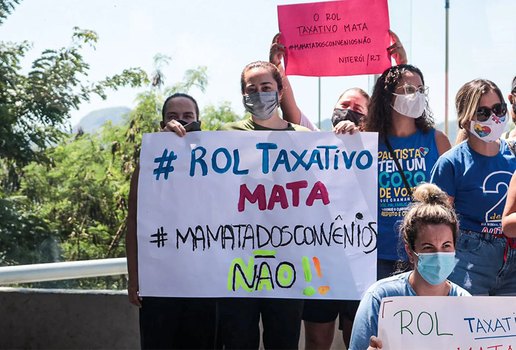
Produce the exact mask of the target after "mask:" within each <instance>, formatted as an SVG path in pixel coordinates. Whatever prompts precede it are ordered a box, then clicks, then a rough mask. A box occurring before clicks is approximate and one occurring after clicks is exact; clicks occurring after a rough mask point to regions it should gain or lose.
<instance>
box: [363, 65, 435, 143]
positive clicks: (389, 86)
mask: <svg viewBox="0 0 516 350" xmlns="http://www.w3.org/2000/svg"><path fill="white" fill-rule="evenodd" d="M406 72H412V73H415V74H417V75H419V77H420V78H421V82H422V83H423V85H424V84H425V79H424V78H423V73H421V71H420V70H419V69H418V68H416V67H414V66H412V65H410V64H400V65H398V66H393V67H391V68H389V69H387V70H386V71H385V72H383V73H382V75H381V76H380V78H378V80H377V81H376V84H375V85H374V88H373V94H372V96H371V99H370V101H369V106H368V113H367V117H366V118H365V119H364V125H363V129H364V130H365V131H375V132H378V133H379V136H380V140H381V141H383V140H385V139H386V137H387V135H388V134H389V132H390V131H391V129H392V124H393V121H392V103H393V93H394V91H395V89H396V87H397V86H398V84H399V83H400V82H401V80H402V78H403V74H405V73H406ZM416 127H417V128H418V129H419V130H421V131H423V132H425V133H426V132H428V131H430V129H432V128H433V127H434V119H433V116H432V112H431V111H430V108H429V107H428V103H427V104H426V106H425V111H424V112H423V115H421V116H420V117H419V118H417V119H416Z"/></svg>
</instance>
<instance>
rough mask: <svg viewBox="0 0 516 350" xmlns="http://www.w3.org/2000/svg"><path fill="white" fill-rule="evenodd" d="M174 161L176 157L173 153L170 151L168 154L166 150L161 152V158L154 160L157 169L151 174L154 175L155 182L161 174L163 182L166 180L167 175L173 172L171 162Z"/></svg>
mask: <svg viewBox="0 0 516 350" xmlns="http://www.w3.org/2000/svg"><path fill="white" fill-rule="evenodd" d="M176 159H177V156H176V155H175V154H174V151H170V154H169V153H168V150H167V149H166V148H165V149H164V150H163V154H162V155H161V157H157V158H154V163H158V167H157V168H156V169H154V171H153V174H154V175H156V180H159V177H160V175H161V174H163V177H164V178H165V180H168V174H169V173H171V172H173V171H174V167H173V166H172V162H173V161H174V160H176Z"/></svg>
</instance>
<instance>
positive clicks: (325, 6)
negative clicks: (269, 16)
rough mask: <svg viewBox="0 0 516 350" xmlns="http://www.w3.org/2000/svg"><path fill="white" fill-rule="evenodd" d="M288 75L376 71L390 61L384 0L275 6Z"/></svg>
mask: <svg viewBox="0 0 516 350" xmlns="http://www.w3.org/2000/svg"><path fill="white" fill-rule="evenodd" d="M278 22H279V30H280V32H281V43H282V44H284V45H285V47H286V53H285V70H286V74H288V75H305V76H344V75H359V74H378V73H382V72H383V71H384V70H385V69H387V68H388V67H390V66H391V61H390V57H389V55H388V53H387V47H388V46H389V44H390V38H389V32H388V30H389V11H388V7H387V0H345V1H327V2H317V3H307V4H295V5H282V6H278Z"/></svg>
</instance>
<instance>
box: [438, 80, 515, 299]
mask: <svg viewBox="0 0 516 350" xmlns="http://www.w3.org/2000/svg"><path fill="white" fill-rule="evenodd" d="M455 106H456V108H457V115H458V118H457V119H458V123H459V127H460V128H461V129H462V132H463V133H464V134H465V135H466V140H465V141H463V142H461V143H460V144H458V145H456V146H455V147H454V148H453V149H452V150H450V151H449V152H447V153H446V154H444V155H443V156H442V157H441V158H440V159H439V160H438V161H437V163H436V165H435V167H434V169H433V170H432V182H433V183H435V184H436V185H438V186H440V187H441V188H442V189H443V190H444V191H446V193H448V195H449V196H450V201H451V202H452V203H453V204H454V206H455V209H456V210H457V213H458V214H459V215H460V218H461V219H460V220H461V222H460V227H461V236H460V238H459V241H458V243H457V257H458V258H459V259H460V261H459V263H458V264H457V267H456V268H455V270H454V271H453V273H452V275H451V276H450V280H452V281H454V282H455V283H457V284H459V285H461V286H462V287H463V288H465V289H466V290H468V291H469V292H470V293H471V294H473V295H516V249H515V248H516V244H515V242H514V240H511V239H509V238H507V237H506V236H505V234H504V232H502V213H503V209H504V205H505V199H506V197H507V188H508V187H509V183H510V180H511V176H512V174H513V173H514V171H515V170H516V158H515V156H514V153H513V152H512V151H511V149H510V148H509V146H508V144H507V142H506V141H505V140H504V139H500V136H502V134H503V132H504V130H505V126H506V125H507V122H508V119H509V116H508V115H507V106H506V104H505V103H504V99H503V95H502V92H501V91H500V89H499V88H498V87H497V86H496V84H494V83H493V82H492V81H489V80H485V79H475V80H472V81H470V82H468V83H466V84H464V85H463V86H462V87H461V88H460V89H459V91H458V93H457V96H456V99H455Z"/></svg>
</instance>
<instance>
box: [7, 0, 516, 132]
mask: <svg viewBox="0 0 516 350" xmlns="http://www.w3.org/2000/svg"><path fill="white" fill-rule="evenodd" d="M300 2H312V1H296V0H295V1H284V0H276V1H272V0H260V1H247V0H222V1H209V0H205V1H203V0H187V1H186V0H185V1H177V0H147V1H145V2H143V1H138V0H88V1H84V0H23V1H22V2H21V4H20V5H18V7H17V8H16V10H15V12H14V13H13V14H12V15H11V16H9V17H8V18H7V20H6V21H5V23H4V24H3V25H1V26H0V38H2V39H1V40H4V41H21V40H28V41H30V42H32V43H33V45H34V47H33V50H32V51H31V53H30V55H28V60H27V62H26V63H30V61H31V60H32V59H34V58H35V57H37V55H38V54H39V53H40V52H41V51H42V50H43V49H46V48H58V47H62V46H66V45H68V44H69V43H70V40H71V34H72V28H73V27H74V26H79V27H81V28H85V29H92V30H95V31H96V32H97V33H98V35H99V37H100V40H99V43H98V45H97V48H96V50H91V49H87V50H86V51H85V56H86V60H87V62H89V63H90V65H91V74H90V77H89V78H90V79H92V80H97V79H102V78H103V77H105V76H106V75H110V74H114V73H116V72H119V71H121V70H122V69H124V68H128V67H142V68H143V69H145V70H146V71H148V72H151V71H152V70H153V56H154V55H155V54H157V53H161V54H164V55H167V56H170V57H171V61H170V64H169V65H168V66H166V67H165V69H164V72H165V75H166V83H168V84H170V85H171V84H173V83H174V82H176V81H178V80H180V79H181V78H182V76H183V74H184V72H185V71H186V70H187V69H190V68H195V67H197V66H207V68H208V76H209V84H208V89H207V91H206V93H205V94H202V93H201V92H200V91H191V93H192V94H193V95H194V96H195V97H196V98H197V99H198V101H199V103H200V105H201V108H202V107H204V106H206V105H207V104H219V103H221V102H222V101H230V102H231V104H232V107H233V109H234V110H235V111H236V112H238V113H243V107H242V105H241V102H240V101H241V95H240V88H239V79H240V73H241V70H242V68H243V67H244V66H245V65H246V64H247V63H249V62H251V61H254V60H258V59H262V60H266V59H267V58H268V48H269V44H270V41H271V39H272V37H273V36H274V34H275V33H276V32H277V31H278V23H277V10H276V8H277V5H282V4H292V3H300ZM444 3H445V1H444V0H390V1H389V13H390V24H391V29H392V30H394V31H395V32H396V33H398V35H399V36H400V38H401V40H402V41H403V43H404V44H405V47H406V48H407V52H408V54H409V62H410V63H412V64H414V65H416V66H418V67H419V68H420V69H421V70H422V71H423V74H424V75H425V80H426V85H428V86H429V87H430V105H431V107H432V109H433V111H434V115H435V119H436V121H437V122H440V121H443V120H444V77H445V74H444V47H445V41H444V38H445V31H444V27H445V10H444ZM450 5H451V7H450V12H449V14H450V36H449V38H450V39H449V40H450V41H449V45H450V70H449V82H450V107H449V113H450V114H449V115H450V119H451V120H454V119H455V109H454V97H455V93H456V92H457V90H458V88H459V87H460V86H461V85H462V84H464V83H465V82H467V81H469V80H472V79H475V78H487V79H490V80H493V81H494V82H495V83H496V84H498V86H499V87H500V88H501V89H502V92H503V93H504V95H507V94H508V92H509V90H510V82H511V80H512V78H513V77H514V76H515V75H516V1H514V0H489V1H487V0H450ZM317 80H318V79H317V78H313V77H295V76H294V77H291V83H292V86H293V89H294V93H295V95H296V99H297V101H298V104H299V105H300V107H301V109H302V110H303V111H304V112H305V114H306V115H308V116H309V117H310V118H312V119H313V120H317V115H318V100H317V96H318V82H317ZM372 82H373V79H372V77H370V76H358V77H336V78H322V79H321V95H322V98H321V114H322V118H323V119H324V118H327V117H329V116H330V115H331V110H332V109H333V105H334V104H335V101H336V99H337V97H338V96H339V95H340V93H341V92H342V91H343V90H345V89H346V88H349V87H353V86H359V87H362V88H364V89H365V90H366V91H371V88H372V86H371V84H372ZM137 92H138V90H131V89H123V90H121V91H119V92H116V93H111V94H109V97H108V99H107V100H106V101H101V100H99V99H94V100H93V101H92V103H89V104H84V105H83V106H82V107H81V109H80V110H79V111H76V112H74V113H73V114H72V122H73V123H75V122H77V121H78V119H79V118H80V117H81V116H83V115H85V114H86V113H88V112H90V111H92V110H95V109H99V108H104V107H110V106H120V105H123V106H128V107H132V106H134V97H135V95H136V93H137ZM506 102H507V101H506Z"/></svg>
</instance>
